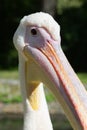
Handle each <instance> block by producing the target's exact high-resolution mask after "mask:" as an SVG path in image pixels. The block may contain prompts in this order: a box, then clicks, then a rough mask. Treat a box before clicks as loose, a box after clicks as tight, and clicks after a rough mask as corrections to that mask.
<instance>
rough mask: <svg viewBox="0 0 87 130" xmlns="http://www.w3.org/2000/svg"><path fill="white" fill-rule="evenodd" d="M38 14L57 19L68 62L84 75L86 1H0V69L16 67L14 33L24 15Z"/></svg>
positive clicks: (86, 34) (86, 45) (86, 48)
mask: <svg viewBox="0 0 87 130" xmlns="http://www.w3.org/2000/svg"><path fill="white" fill-rule="evenodd" d="M37 11H45V12H48V13H50V14H51V15H52V16H53V17H54V18H55V19H56V21H57V22H58V23H59V24H60V26H61V38H62V42H61V45H62V48H63V50H64V52H65V54H66V56H67V58H68V60H69V61H70V63H71V65H72V66H73V68H74V69H75V71H76V72H78V71H80V72H87V0H66V1H64V0H24V1H23V0H14V1H12V0H0V33H1V34H0V69H13V68H16V67H17V65H18V59H17V51H16V50H15V48H14V45H13V41H12V40H13V39H12V38H13V35H14V32H15V31H16V29H17V27H18V24H19V21H20V19H21V18H22V17H23V16H24V15H28V14H30V13H34V12H37Z"/></svg>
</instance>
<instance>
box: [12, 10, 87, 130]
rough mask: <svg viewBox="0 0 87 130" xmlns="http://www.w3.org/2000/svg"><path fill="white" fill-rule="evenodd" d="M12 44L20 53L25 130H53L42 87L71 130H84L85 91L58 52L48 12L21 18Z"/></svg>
mask: <svg viewBox="0 0 87 130" xmlns="http://www.w3.org/2000/svg"><path fill="white" fill-rule="evenodd" d="M13 42H14V45H15V47H16V49H17V50H18V53H19V73H20V83H21V90H22V95H23V102H24V130H52V129H53V128H52V125H51V120H50V116H49V112H48V108H47V104H46V100H45V96H44V91H43V84H45V86H47V87H48V88H49V89H50V90H51V91H52V93H53V94H54V95H55V97H56V99H57V101H58V102H59V103H60V104H61V106H62V108H63V110H64V112H65V115H66V117H67V118H68V120H69V121H70V123H71V125H72V127H73V129H74V130H87V92H86V90H85V88H84V86H83V84H82V83H81V81H80V80H79V78H78V77H77V75H76V74H75V72H74V70H73V69H72V67H71V65H70V64H69V62H68V60H67V58H66V56H65V55H64V53H63V51H62V49H61V37H60V26H59V24H58V23H57V22H56V21H55V20H54V19H53V17H52V16H50V15H49V14H47V13H44V12H38V13H34V14H31V15H28V16H25V17H23V19H22V20H21V22H20V24H19V26H18V29H17V31H16V32H15V34H14V37H13Z"/></svg>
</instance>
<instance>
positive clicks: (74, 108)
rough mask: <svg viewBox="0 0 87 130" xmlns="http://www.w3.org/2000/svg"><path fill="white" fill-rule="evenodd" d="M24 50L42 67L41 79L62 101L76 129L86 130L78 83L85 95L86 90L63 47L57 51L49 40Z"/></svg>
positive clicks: (86, 118) (86, 122)
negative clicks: (37, 46) (44, 43)
mask: <svg viewBox="0 0 87 130" xmlns="http://www.w3.org/2000/svg"><path fill="white" fill-rule="evenodd" d="M23 52H24V54H25V55H26V56H27V58H28V57H29V56H31V57H32V58H33V59H34V61H35V62H36V63H37V64H38V65H39V66H40V68H42V70H43V77H44V76H45V78H41V80H42V81H43V82H44V83H45V84H46V86H47V87H48V88H49V89H50V90H51V91H52V92H53V94H54V95H55V97H56V99H57V100H58V101H59V102H60V104H61V106H62V108H63V109H64V111H65V114H66V116H67V118H68V119H69V121H70V122H71V125H72V126H73V128H74V129H75V130H83V129H84V130H86V129H87V111H86V110H85V106H84V103H83V102H82V99H81V98H79V97H80V95H79V94H78V92H77V89H78V84H79V87H81V88H82V89H83V91H84V95H85V93H86V92H85V89H84V87H83V86H82V84H81V83H80V81H79V79H78V78H77V76H76V75H75V73H74V71H73V69H72V68H71V66H70V65H69V63H68V61H67V59H66V57H65V55H64V53H63V51H62V49H61V47H59V48H58V50H57V51H56V50H55V48H54V47H53V44H51V43H49V42H48V43H47V44H46V45H45V46H44V47H41V48H33V47H30V46H29V45H26V46H25V47H24V50H23ZM38 71H40V70H38ZM85 120H86V121H85Z"/></svg>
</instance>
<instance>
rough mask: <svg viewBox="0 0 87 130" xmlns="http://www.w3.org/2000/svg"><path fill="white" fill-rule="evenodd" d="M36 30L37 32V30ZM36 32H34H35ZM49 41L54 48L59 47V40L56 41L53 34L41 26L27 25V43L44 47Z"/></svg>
mask: <svg viewBox="0 0 87 130" xmlns="http://www.w3.org/2000/svg"><path fill="white" fill-rule="evenodd" d="M35 30H36V32H35ZM33 33H34V34H33ZM47 42H49V43H50V44H53V47H54V48H56V49H57V48H58V41H55V40H54V39H53V38H52V37H51V35H50V34H49V33H48V32H47V31H46V30H45V29H44V28H41V27H30V26H27V27H26V33H25V43H26V44H28V45H29V46H32V47H37V48H42V47H44V46H45V44H46V43H47Z"/></svg>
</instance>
